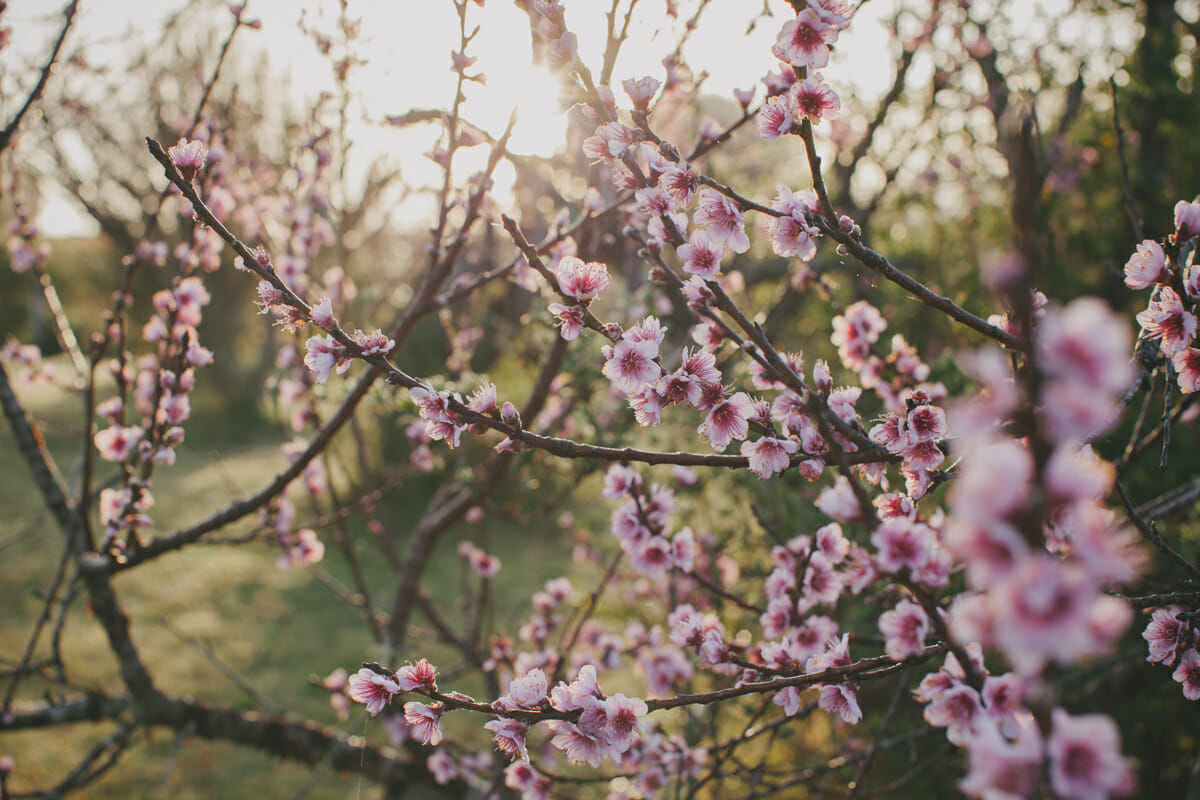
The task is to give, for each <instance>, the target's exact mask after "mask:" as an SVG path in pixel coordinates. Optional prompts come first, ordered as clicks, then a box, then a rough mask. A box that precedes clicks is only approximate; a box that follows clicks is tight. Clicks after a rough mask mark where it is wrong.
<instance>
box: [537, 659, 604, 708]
mask: <svg viewBox="0 0 1200 800" xmlns="http://www.w3.org/2000/svg"><path fill="white" fill-rule="evenodd" d="M600 696H601V695H600V685H599V684H598V683H597V682H596V668H595V667H594V666H593V665H591V664H584V665H583V666H582V667H580V668H579V672H578V673H577V674H576V675H575V680H573V681H571V683H570V685H567V684H565V683H562V682H560V683H559V684H558V686H555V687H554V689H553V690H551V692H550V704H551V705H552V706H554V707H555V708H556V709H558V710H559V711H576V710H578V709H581V708H584V707H586V706H587V704H588V703H589V702H590V701H591V700H594V699H596V698H599V697H600Z"/></svg>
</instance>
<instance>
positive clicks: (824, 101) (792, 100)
mask: <svg viewBox="0 0 1200 800" xmlns="http://www.w3.org/2000/svg"><path fill="white" fill-rule="evenodd" d="M787 101H788V105H789V107H790V108H791V112H792V116H793V117H794V118H796V119H802V118H803V119H807V120H808V121H809V122H811V123H812V124H813V125H816V124H818V123H819V122H820V121H821V120H822V119H833V118H834V117H836V116H837V115H838V112H839V111H841V109H842V101H841V100H840V99H839V98H838V96H837V92H835V91H833V89H831V88H830V87H829V84H827V83H825V81H824V79H823V78H822V77H821V75H820V74H819V73H817V74H814V75H812V76H810V77H808V78H805V79H804V80H802V81H800V82H799V83H797V84H796V85H795V86H793V87H792V88H791V89H789V90H788V93H787Z"/></svg>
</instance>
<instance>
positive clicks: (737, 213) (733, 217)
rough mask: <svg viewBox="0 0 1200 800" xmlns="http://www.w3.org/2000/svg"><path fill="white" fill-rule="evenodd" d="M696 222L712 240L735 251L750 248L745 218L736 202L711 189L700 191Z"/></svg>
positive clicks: (742, 251)
mask: <svg viewBox="0 0 1200 800" xmlns="http://www.w3.org/2000/svg"><path fill="white" fill-rule="evenodd" d="M695 220H696V224H697V225H700V226H702V227H704V229H705V233H707V234H708V237H709V238H710V239H712V240H713V241H714V242H719V243H721V244H723V245H725V246H726V247H728V248H729V249H730V250H732V251H733V252H735V253H744V252H746V251H747V250H749V249H750V238H749V237H748V236H746V220H745V219H744V218H743V217H742V210H741V209H740V208H739V207H738V204H737V203H735V202H734V201H733V200H731V199H729V198H728V197H726V196H725V195H723V194H721V193H720V192H717V191H715V190H713V189H703V190H701V192H700V208H698V209H697V210H696V215H695Z"/></svg>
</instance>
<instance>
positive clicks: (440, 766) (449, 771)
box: [425, 726, 487, 786]
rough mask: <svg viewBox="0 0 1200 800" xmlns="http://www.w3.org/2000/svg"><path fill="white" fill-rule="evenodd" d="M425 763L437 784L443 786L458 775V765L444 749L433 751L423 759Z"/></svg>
mask: <svg viewBox="0 0 1200 800" xmlns="http://www.w3.org/2000/svg"><path fill="white" fill-rule="evenodd" d="M484 727H487V726H484ZM425 765H426V766H427V767H429V772H430V773H431V774H432V775H433V782H434V783H436V784H437V785H438V786H445V785H446V784H448V783H449V782H450V781H452V780H454V779H455V778H456V777H458V765H457V764H456V763H455V762H454V757H453V756H451V755H450V754H449V753H447V752H446V751H445V750H438V751H437V752H435V753H434V754H433V755H431V756H430V757H429V758H427V759H426V760H425Z"/></svg>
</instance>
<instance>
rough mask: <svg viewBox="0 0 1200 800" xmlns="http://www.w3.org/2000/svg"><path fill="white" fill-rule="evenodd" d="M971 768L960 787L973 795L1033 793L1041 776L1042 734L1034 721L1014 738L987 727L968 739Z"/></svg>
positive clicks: (998, 798) (1008, 798)
mask: <svg viewBox="0 0 1200 800" xmlns="http://www.w3.org/2000/svg"><path fill="white" fill-rule="evenodd" d="M967 754H968V758H969V765H970V769H969V770H968V772H967V775H966V777H964V778H963V779H962V780H961V781H959V784H958V788H960V789H961V790H962V791H963V793H964V794H966V795H967V796H969V797H981V798H988V800H993V799H994V800H1016V798H1023V797H1030V796H1032V795H1033V794H1034V793H1035V791H1036V789H1037V784H1038V779H1039V777H1040V776H1041V765H1042V736H1041V732H1040V731H1039V730H1038V727H1037V725H1036V724H1034V723H1033V722H1028V723H1027V724H1025V725H1023V726H1022V727H1021V729H1020V731H1019V733H1017V734H1016V735H1015V736H1014V737H1013V740H1012V741H1010V740H1009V739H1006V738H1005V737H1004V736H1002V735H1000V733H999V732H998V731H996V730H995V729H994V728H988V727H984V728H983V729H982V730H980V731H979V732H978V733H977V734H976V735H975V736H974V737H972V739H971V740H970V742H968V743H967Z"/></svg>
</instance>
